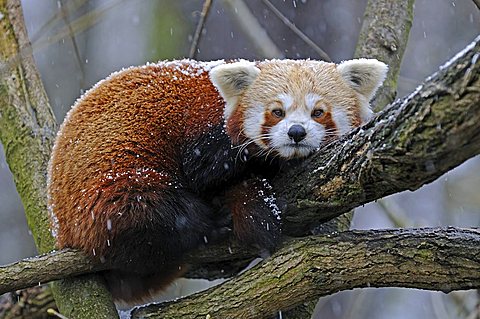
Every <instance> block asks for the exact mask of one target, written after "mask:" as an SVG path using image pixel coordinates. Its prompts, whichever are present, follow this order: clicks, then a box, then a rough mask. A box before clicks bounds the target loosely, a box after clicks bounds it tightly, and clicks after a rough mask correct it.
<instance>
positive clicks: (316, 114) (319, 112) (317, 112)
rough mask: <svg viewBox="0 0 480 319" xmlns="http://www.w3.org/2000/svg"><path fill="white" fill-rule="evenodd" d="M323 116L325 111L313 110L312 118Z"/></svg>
mask: <svg viewBox="0 0 480 319" xmlns="http://www.w3.org/2000/svg"><path fill="white" fill-rule="evenodd" d="M322 115H323V110H322V109H316V110H313V112H312V117H320V116H322Z"/></svg>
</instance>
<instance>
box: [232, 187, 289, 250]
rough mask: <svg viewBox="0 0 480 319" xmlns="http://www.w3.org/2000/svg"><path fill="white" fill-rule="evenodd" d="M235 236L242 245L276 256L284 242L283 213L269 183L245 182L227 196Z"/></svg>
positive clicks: (233, 188)
mask: <svg viewBox="0 0 480 319" xmlns="http://www.w3.org/2000/svg"><path fill="white" fill-rule="evenodd" d="M225 196H226V205H227V206H228V208H229V209H230V211H231V212H232V218H233V232H234V234H235V237H236V238H237V239H238V240H239V242H240V243H242V244H245V245H253V246H257V247H259V248H262V249H266V250H268V251H269V252H272V251H273V250H274V249H275V247H276V246H277V245H278V243H279V242H280V239H281V220H280V213H281V212H280V210H279V209H278V207H277V203H276V198H275V196H274V193H273V190H272V187H271V186H270V184H269V183H268V181H267V180H265V179H259V178H254V179H249V180H245V181H243V182H241V183H239V184H237V185H235V186H234V187H232V188H231V189H230V190H228V191H227V193H226V195H225Z"/></svg>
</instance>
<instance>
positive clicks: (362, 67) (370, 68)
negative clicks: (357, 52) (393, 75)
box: [337, 59, 388, 101]
mask: <svg viewBox="0 0 480 319" xmlns="http://www.w3.org/2000/svg"><path fill="white" fill-rule="evenodd" d="M337 70H338V72H340V74H341V76H342V77H343V79H344V80H345V81H346V82H347V83H348V84H349V85H350V86H351V87H352V88H353V89H354V90H355V91H357V92H358V93H360V94H361V95H363V96H364V97H365V98H366V99H367V101H370V100H371V99H372V98H373V96H374V95H375V92H376V91H377V89H378V88H379V87H380V86H381V85H382V83H383V81H384V80H385V77H386V76H387V72H388V66H387V65H386V64H385V63H383V62H380V61H378V60H375V59H355V60H348V61H344V62H342V63H340V64H339V65H337Z"/></svg>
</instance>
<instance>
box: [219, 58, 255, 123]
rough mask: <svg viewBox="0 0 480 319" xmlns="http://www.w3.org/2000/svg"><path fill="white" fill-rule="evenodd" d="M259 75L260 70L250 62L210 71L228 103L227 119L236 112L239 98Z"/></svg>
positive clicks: (230, 64) (226, 107)
mask: <svg viewBox="0 0 480 319" xmlns="http://www.w3.org/2000/svg"><path fill="white" fill-rule="evenodd" d="M259 73H260V69H259V68H257V67H256V66H255V63H254V62H250V61H239V62H234V63H227V64H222V65H219V66H216V67H214V68H213V69H212V70H211V71H210V80H211V81H212V83H213V85H215V87H216V88H217V89H218V91H219V92H220V95H221V96H222V97H223V99H224V100H225V102H226V105H225V119H228V118H229V117H230V115H231V114H232V113H233V111H234V110H235V106H236V104H237V99H238V96H239V95H241V94H242V93H243V92H244V91H245V90H246V89H247V88H248V87H249V86H250V85H251V84H252V83H253V81H254V80H255V79H256V78H257V76H258V74H259Z"/></svg>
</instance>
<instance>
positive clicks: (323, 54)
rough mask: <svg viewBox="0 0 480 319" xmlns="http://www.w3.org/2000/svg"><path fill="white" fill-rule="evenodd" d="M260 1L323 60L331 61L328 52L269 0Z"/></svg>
mask: <svg viewBox="0 0 480 319" xmlns="http://www.w3.org/2000/svg"><path fill="white" fill-rule="evenodd" d="M262 2H263V3H264V4H265V5H266V6H267V7H268V8H269V9H270V10H272V12H273V13H274V14H275V15H276V16H277V17H278V18H279V19H280V20H281V21H282V22H283V23H284V24H285V25H286V26H287V27H288V28H289V29H290V30H292V31H293V32H294V33H295V34H296V35H297V36H298V37H299V38H300V39H302V40H303V42H305V43H306V44H307V45H308V46H310V47H311V48H312V49H313V50H315V52H317V54H318V55H319V56H320V58H322V59H323V60H324V61H327V62H332V59H330V57H329V56H328V54H327V53H326V52H325V51H324V50H322V48H320V47H319V46H318V45H317V44H316V43H315V42H313V41H312V39H310V38H309V37H308V36H307V35H306V34H305V33H303V32H302V30H300V29H299V28H297V26H296V25H295V24H293V23H292V22H291V21H290V20H288V18H287V17H286V16H284V15H283V14H282V13H281V12H280V10H278V9H277V8H276V7H275V6H274V5H273V4H272V3H271V2H270V1H269V0H262Z"/></svg>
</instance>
